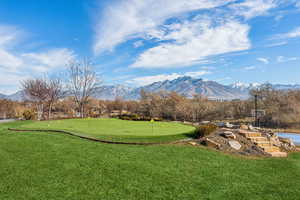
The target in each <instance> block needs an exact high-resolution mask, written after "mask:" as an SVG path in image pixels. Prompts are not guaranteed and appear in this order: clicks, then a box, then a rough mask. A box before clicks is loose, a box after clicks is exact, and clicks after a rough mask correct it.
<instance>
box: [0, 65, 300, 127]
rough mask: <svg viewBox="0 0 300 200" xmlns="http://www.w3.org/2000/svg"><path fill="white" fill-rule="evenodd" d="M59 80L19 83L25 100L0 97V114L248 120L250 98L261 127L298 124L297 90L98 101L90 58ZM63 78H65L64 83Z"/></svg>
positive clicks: (261, 89)
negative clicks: (242, 96) (239, 96)
mask: <svg viewBox="0 0 300 200" xmlns="http://www.w3.org/2000/svg"><path fill="white" fill-rule="evenodd" d="M67 69H68V70H67V75H66V76H65V78H64V79H62V78H57V77H56V78H53V77H52V78H49V77H46V78H34V79H28V80H26V81H23V82H22V89H23V91H24V101H23V102H12V101H8V100H1V101H0V114H1V115H2V116H1V115H0V118H6V117H23V118H24V116H26V117H25V118H29V119H33V118H34V119H38V120H45V119H55V118H73V117H101V116H112V114H113V116H117V117H120V116H126V117H127V118H128V119H137V118H142V119H149V118H150V119H151V118H157V119H162V120H172V121H189V122H201V121H216V120H233V121H234V120H241V119H248V120H250V121H251V120H252V119H253V116H252V114H251V113H253V110H254V97H257V99H258V100H257V102H258V103H257V107H258V109H260V110H263V111H264V115H263V116H260V117H259V120H260V123H261V125H262V126H268V127H297V126H299V125H300V91H297V90H290V91H283V90H275V89H274V88H272V86H271V85H270V84H264V85H262V86H261V87H259V88H256V89H253V90H252V91H251V92H250V98H249V99H247V100H231V101H213V100H209V99H207V98H206V97H204V96H201V95H195V96H194V97H193V98H186V97H184V96H181V95H179V94H177V93H175V92H165V91H161V92H157V93H149V92H146V91H141V94H140V99H139V100H135V101H134V100H124V99H122V98H121V97H117V98H116V99H115V100H113V101H108V100H97V99H94V98H93V96H94V95H95V94H96V92H97V89H98V87H99V86H100V84H101V79H99V78H98V76H97V75H96V73H95V71H94V70H93V68H92V64H91V62H89V61H88V60H84V61H82V62H73V63H70V64H69V66H68V68H67ZM65 80H67V81H65Z"/></svg>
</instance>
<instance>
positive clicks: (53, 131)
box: [8, 128, 182, 146]
mask: <svg viewBox="0 0 300 200" xmlns="http://www.w3.org/2000/svg"><path fill="white" fill-rule="evenodd" d="M8 130H9V131H16V132H52V133H62V134H66V135H71V136H74V137H79V138H81V139H85V140H90V141H93V142H101V143H106V144H125V145H145V146H146V145H162V144H176V143H179V142H182V141H175V142H164V143H161V142H156V143H144V142H114V141H109V140H101V139H97V138H93V137H88V136H82V135H78V134H76V133H73V132H69V131H62V130H47V129H44V130H39V129H16V128H8Z"/></svg>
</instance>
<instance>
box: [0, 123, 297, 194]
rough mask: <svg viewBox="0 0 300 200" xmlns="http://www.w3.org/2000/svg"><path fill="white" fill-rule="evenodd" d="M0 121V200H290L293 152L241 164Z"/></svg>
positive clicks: (185, 149) (184, 149)
mask: <svg viewBox="0 0 300 200" xmlns="http://www.w3.org/2000/svg"><path fill="white" fill-rule="evenodd" d="M20 125H23V126H27V125H28V126H31V125H32V124H30V122H14V123H9V124H0V199H1V200H50V199H51V200H52V199H54V200H66V199H68V200H87V199H88V200H100V199H107V200H120V199H130V200H135V199H136V200H142V199H161V200H169V199H178V200H194V199H195V200H202V199H203V200H204V199H205V200H207V199H213V200H221V199H231V200H248V199H249V200H254V199H255V200H262V199H266V200H269V199H272V200H296V199H300V190H299V186H300V154H299V153H293V154H291V155H290V156H289V157H288V158H281V159H274V158H266V159H247V158H244V157H235V156H231V155H225V154H222V153H220V152H216V151H212V150H209V149H206V148H199V147H193V146H184V145H155V146H130V145H112V144H102V143H97V142H91V141H87V140H82V139H79V138H76V137H72V136H67V135H63V134H56V133H45V132H34V133H31V132H26V133H21V132H18V133H16V132H11V131H7V128H9V127H11V128H13V127H19V126H20Z"/></svg>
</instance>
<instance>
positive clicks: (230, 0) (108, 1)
mask: <svg viewBox="0 0 300 200" xmlns="http://www.w3.org/2000/svg"><path fill="white" fill-rule="evenodd" d="M86 58H88V59H90V60H91V61H92V62H93V67H94V70H95V71H96V72H97V74H99V76H100V77H101V79H102V80H103V84H109V85H110V84H124V85H128V86H132V87H138V86H143V85H147V84H150V83H153V82H156V81H164V80H172V79H175V78H178V77H182V76H191V77H194V78H202V79H204V80H213V81H217V82H219V83H222V84H232V83H236V82H240V83H265V82H270V83H282V84H297V83H298V84H299V83H300V65H299V63H300V1H299V0H143V1H141V0H88V1H87V0H26V1H20V0H1V1H0V93H4V94H11V93H14V92H16V91H18V90H20V82H21V81H23V80H26V79H29V78H36V77H40V76H45V74H48V75H50V76H51V75H55V74H63V72H64V71H66V68H67V66H68V63H70V62H71V61H72V60H82V59H86Z"/></svg>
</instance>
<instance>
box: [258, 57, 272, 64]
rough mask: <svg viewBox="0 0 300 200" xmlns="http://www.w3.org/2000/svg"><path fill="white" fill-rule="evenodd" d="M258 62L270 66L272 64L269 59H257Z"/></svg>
mask: <svg viewBox="0 0 300 200" xmlns="http://www.w3.org/2000/svg"><path fill="white" fill-rule="evenodd" d="M257 60H258V61H260V62H262V63H264V64H269V63H270V61H269V59H268V58H257Z"/></svg>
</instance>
